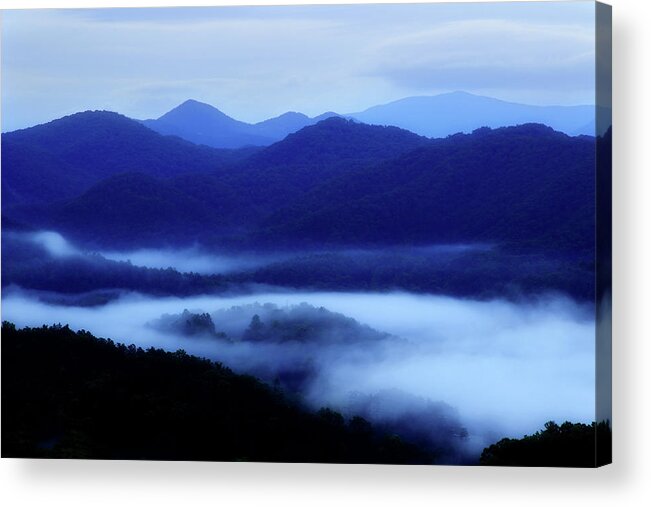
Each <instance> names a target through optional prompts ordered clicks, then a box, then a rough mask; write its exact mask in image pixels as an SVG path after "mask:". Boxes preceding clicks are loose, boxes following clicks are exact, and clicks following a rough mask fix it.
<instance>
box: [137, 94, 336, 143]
mask: <svg viewBox="0 0 651 507" xmlns="http://www.w3.org/2000/svg"><path fill="white" fill-rule="evenodd" d="M335 115H336V113H324V114H323V115H320V116H317V117H316V118H310V117H308V116H306V115H304V114H302V113H297V112H288V113H284V114H282V115H280V116H277V117H275V118H270V119H268V120H265V121H262V122H259V123H254V124H252V123H245V122H242V121H239V120H236V119H234V118H231V117H230V116H228V115H226V114H224V113H223V112H221V111H220V110H219V109H217V108H216V107H213V106H211V105H209V104H204V103H203V102H198V101H196V100H186V101H185V102H183V103H182V104H181V105H179V106H177V107H175V108H174V109H172V110H171V111H169V112H167V113H165V114H164V115H163V116H161V117H160V118H158V119H153V120H143V121H142V123H143V124H144V125H145V126H147V127H149V128H150V129H152V130H155V131H156V132H158V133H160V134H165V135H170V134H171V135H176V136H178V137H181V138H183V139H186V140H188V141H191V142H193V143H195V144H205V145H207V146H212V147H213V148H240V147H244V146H269V145H270V144H273V143H275V142H277V141H280V140H282V139H284V138H285V137H286V136H287V135H289V134H292V133H294V132H296V131H298V130H300V129H302V128H304V127H307V126H308V125H313V124H315V123H317V122H318V121H321V120H323V119H326V118H328V117H330V116H335Z"/></svg>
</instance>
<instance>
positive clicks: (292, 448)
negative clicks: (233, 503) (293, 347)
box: [2, 323, 432, 463]
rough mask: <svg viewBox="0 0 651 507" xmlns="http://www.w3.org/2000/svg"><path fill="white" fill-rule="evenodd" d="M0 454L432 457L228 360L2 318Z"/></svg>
mask: <svg viewBox="0 0 651 507" xmlns="http://www.w3.org/2000/svg"><path fill="white" fill-rule="evenodd" d="M2 457H3V458H7V457H29V458H75V459H84V458H95V459H158V460H210V461H285V462H339V463H428V462H431V461H432V457H431V456H427V455H425V454H424V453H423V452H421V451H419V450H418V449H416V448H414V447H412V446H410V445H408V444H405V443H404V442H402V441H401V440H400V439H399V438H397V437H395V436H393V437H388V436H383V435H380V434H379V433H378V432H377V431H375V430H374V429H373V427H372V426H371V425H370V424H369V423H368V422H366V421H365V420H364V419H362V418H359V417H356V418H353V419H351V420H350V421H346V420H344V418H343V417H342V416H341V415H339V414H338V413H336V412H333V411H331V410H328V409H322V410H321V411H319V412H317V413H310V412H306V411H304V410H302V409H301V408H299V407H298V406H297V405H295V404H293V403H292V402H290V401H289V400H288V399H287V398H285V397H284V396H283V395H282V394H281V393H279V392H277V391H274V390H272V389H270V388H269V387H267V386H266V385H264V384H262V383H260V382H259V381H257V380H255V379H254V378H253V377H248V376H241V375H236V374H234V373H233V372H231V371H230V370H228V369H227V368H225V367H223V366H221V365H220V364H217V363H213V362H211V361H208V360H204V359H199V358H196V357H192V356H189V355H187V354H186V353H184V352H183V351H177V352H174V353H171V352H164V351H162V350H156V349H149V350H147V351H145V350H142V349H140V348H137V347H135V346H133V345H130V346H126V345H121V344H115V343H113V342H112V341H110V340H108V341H107V340H101V339H97V338H95V337H93V336H92V335H90V334H89V333H86V332H77V333H75V332H73V331H71V330H70V329H68V327H60V326H54V327H43V328H34V329H29V328H26V329H23V330H17V329H16V328H15V327H14V326H13V325H12V324H9V323H4V324H3V326H2Z"/></svg>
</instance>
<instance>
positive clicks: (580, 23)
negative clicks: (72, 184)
mask: <svg viewBox="0 0 651 507" xmlns="http://www.w3.org/2000/svg"><path fill="white" fill-rule="evenodd" d="M594 21H595V15H594V3H593V2H590V1H576V2H533V3H531V2H504V3H476V4H473V3H470V4H469V3H456V4H455V3H448V4H446V3H439V4H411V5H410V4H395V5H377V4H376V5H329V6H286V7H211V8H201V7H197V8H148V9H144V8H131V9H117V8H112V9H58V10H57V9H39V10H10V11H3V12H2V130H3V131H5V132H7V131H12V130H16V129H19V128H25V127H28V126H31V125H35V124H39V123H44V122H47V121H50V120H52V119H55V118H58V117H61V116H65V115H67V114H72V113H74V112H77V111H84V110H88V109H106V110H111V111H117V112H120V113H122V114H125V115H127V116H130V117H133V118H139V119H145V118H156V117H159V116H161V115H162V114H163V113H165V112H166V111H168V110H170V109H172V108H173V107H175V106H176V105H178V104H180V103H181V102H183V101H185V100H186V99H189V98H192V99H195V100H199V101H202V102H206V103H209V104H211V105H213V106H215V107H217V108H219V109H220V110H221V111H223V112H224V113H226V114H228V115H230V116H232V117H235V118H237V119H239V120H242V121H247V122H256V121H261V120H264V119H267V118H270V117H273V116H277V115H279V114H282V113H284V112H286V111H300V112H303V113H305V114H308V115H310V116H315V115H318V114H321V113H323V112H325V111H336V112H339V113H344V114H345V113H353V112H358V111H362V110H364V109H366V108H368V107H370V106H373V105H377V104H383V103H387V102H391V101H393V100H397V99H400V98H404V97H408V96H414V95H436V94H439V93H445V92H450V91H457V90H463V91H467V92H471V93H476V94H481V95H488V96H492V97H496V98H500V99H503V100H509V101H513V102H522V103H528V104H540V105H550V104H560V105H574V104H594V102H595V98H594V94H595V87H594V80H595V78H594V76H595V64H594V59H595V36H594Z"/></svg>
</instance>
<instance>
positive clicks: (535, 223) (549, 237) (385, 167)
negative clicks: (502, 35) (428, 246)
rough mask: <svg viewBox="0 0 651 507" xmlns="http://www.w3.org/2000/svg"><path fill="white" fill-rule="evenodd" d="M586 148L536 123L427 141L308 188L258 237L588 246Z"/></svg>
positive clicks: (590, 150) (590, 195) (590, 153)
mask: <svg viewBox="0 0 651 507" xmlns="http://www.w3.org/2000/svg"><path fill="white" fill-rule="evenodd" d="M594 150H595V143H594V140H593V139H591V138H572V137H568V136H566V135H564V134H562V133H559V132H555V131H553V130H552V129H551V128H549V127H545V126H542V125H522V126H519V127H507V128H501V129H496V130H490V129H480V130H478V131H475V132H474V133H472V134H468V135H463V134H459V135H456V136H452V137H449V138H447V139H440V140H436V141H432V142H431V144H429V145H427V146H425V147H423V148H420V149H416V150H413V151H411V152H410V153H408V154H406V155H403V156H401V157H399V158H396V159H394V160H389V161H387V162H384V163H382V164H379V165H378V166H375V167H367V168H363V169H361V170H357V171H354V172H352V173H350V174H347V175H342V176H341V177H339V178H337V179H335V180H332V181H331V182H328V183H326V184H324V185H322V186H320V187H318V188H316V189H314V191H312V192H310V193H308V194H306V195H305V196H303V197H302V198H301V199H299V200H297V201H295V202H294V203H293V204H290V205H288V206H286V207H285V208H284V209H282V210H279V211H278V212H276V213H275V214H273V215H272V216H271V217H269V218H268V220H267V221H266V226H267V240H268V241H271V242H276V243H283V242H286V241H289V242H291V241H294V242H296V241H300V242H302V243H306V242H308V243H309V242H312V243H323V242H326V243H335V244H336V243H339V244H364V243H378V244H396V243H398V244H399V243H453V242H462V243H473V242H503V241H506V242H512V243H517V244H537V245H538V246H544V245H545V244H547V246H552V247H555V246H563V247H568V248H581V249H590V248H592V247H593V243H594V181H595V175H594V171H595V168H594V160H595V155H594ZM262 237H264V235H263V236H262ZM262 237H261V238H262Z"/></svg>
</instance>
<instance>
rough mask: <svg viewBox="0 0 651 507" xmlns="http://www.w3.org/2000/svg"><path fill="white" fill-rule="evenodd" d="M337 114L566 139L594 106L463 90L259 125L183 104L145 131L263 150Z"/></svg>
mask: <svg viewBox="0 0 651 507" xmlns="http://www.w3.org/2000/svg"><path fill="white" fill-rule="evenodd" d="M333 116H343V117H345V118H348V119H354V120H357V121H360V122H363V123H368V124H373V125H387V126H394V127H400V128H403V129H406V130H409V131H411V132H414V133H416V134H418V135H421V136H425V137H446V136H448V135H451V134H456V133H458V132H463V133H470V132H472V131H473V130H475V129H477V128H480V127H491V128H497V127H505V126H512V125H520V124H523V123H542V124H544V125H548V126H550V127H552V128H553V129H554V130H558V131H560V132H565V133H566V134H569V135H591V136H594V135H595V122H594V117H595V108H594V106H589V105H585V106H535V105H526V104H517V103H513V102H506V101H502V100H498V99H494V98H490V97H483V96H479V95H473V94H470V93H466V92H452V93H445V94H441V95H435V96H426V97H408V98H404V99H401V100H397V101H394V102H390V103H388V104H383V105H378V106H374V107H371V108H369V109H366V110H364V111H360V112H357V113H348V114H343V115H340V114H337V113H334V112H327V113H323V114H321V115H319V116H315V117H312V118H311V117H308V116H306V115H304V114H302V113H297V112H288V113H285V114H282V115H280V116H278V117H275V118H271V119H269V120H265V121H262V122H259V123H254V124H251V123H245V122H242V121H239V120H236V119H234V118H231V117H230V116H228V115H226V114H224V113H223V112H221V111H220V110H219V109H217V108H215V107H213V106H211V105H208V104H204V103H201V102H198V101H196V100H187V101H185V102H183V103H182V104H180V105H179V106H177V107H175V108H174V109H172V110H171V111H169V112H167V113H165V114H164V115H162V116H161V117H160V118H157V119H149V120H143V121H142V123H143V124H144V125H146V126H147V127H149V128H151V129H152V130H155V131H156V132H159V133H161V134H165V135H176V136H178V137H181V138H183V139H186V140H188V141H191V142H193V143H196V144H204V145H207V146H212V147H215V148H240V147H243V146H268V145H271V144H273V143H275V142H277V141H280V140H282V139H284V138H285V137H286V136H287V135H289V134H291V133H293V132H297V131H298V130H300V129H302V128H305V127H307V126H310V125H314V124H316V123H318V122H320V121H321V120H324V119H327V118H330V117H333Z"/></svg>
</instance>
